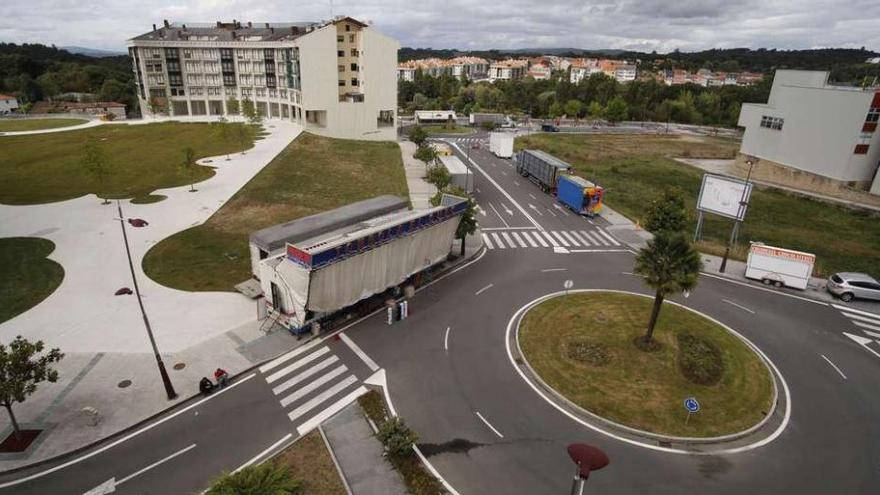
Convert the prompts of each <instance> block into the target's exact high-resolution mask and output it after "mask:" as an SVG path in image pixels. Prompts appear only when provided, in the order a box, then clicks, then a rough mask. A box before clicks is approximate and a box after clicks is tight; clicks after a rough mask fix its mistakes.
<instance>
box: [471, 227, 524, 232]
mask: <svg viewBox="0 0 880 495" xmlns="http://www.w3.org/2000/svg"><path fill="white" fill-rule="evenodd" d="M480 230H482V231H483V232H492V231H493V230H535V228H534V227H488V228H485V229H480Z"/></svg>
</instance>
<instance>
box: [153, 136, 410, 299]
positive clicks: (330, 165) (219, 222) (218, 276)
mask: <svg viewBox="0 0 880 495" xmlns="http://www.w3.org/2000/svg"><path fill="white" fill-rule="evenodd" d="M381 194H394V195H397V196H401V197H404V198H407V197H408V194H409V193H408V192H407V187H406V176H405V175H404V171H403V162H402V160H401V156H400V148H399V147H398V145H397V143H393V142H366V141H350V140H342V139H330V138H324V137H319V136H315V135H312V134H303V135H301V136H300V137H299V138H297V139H296V140H295V141H294V142H293V143H291V144H290V145H289V146H288V147H287V148H286V149H285V150H284V151H282V152H281V153H280V154H279V155H278V156H277V157H275V159H274V160H273V161H272V162H271V163H269V165H267V166H266V168H264V169H263V170H262V171H261V172H260V173H259V174H257V176H256V177H254V178H253V179H252V180H251V181H250V182H249V183H248V184H247V185H245V186H244V187H243V188H242V189H241V190H240V191H238V192H237V193H236V194H235V196H233V197H232V199H230V200H229V202H228V203H226V204H225V205H224V206H223V207H222V208H221V209H220V210H219V211H217V213H215V214H214V215H213V216H211V218H209V219H208V221H207V222H205V224H203V225H200V226H197V227H193V228H191V229H188V230H185V231H183V232H180V233H178V234H175V235H173V236H171V237H169V238H167V239H164V240H163V241H161V242H160V243H158V244H156V245H155V246H154V247H153V248H152V249H150V251H149V252H147V255H146V256H145V257H144V262H143V266H144V271H145V272H146V273H147V275H148V276H150V277H151V278H152V279H153V280H156V281H157V282H159V283H161V284H163V285H167V286H169V287H174V288H177V289H183V290H196V291H198V290H203V291H207V290H220V291H230V290H233V286H234V285H235V284H237V283H239V282H241V281H243V280H246V279H247V278H248V277H250V254H249V252H248V247H247V246H248V235H249V234H250V233H251V232H253V231H255V230H259V229H262V228H265V227H269V226H271V225H275V224H278V223H283V222H286V221H290V220H293V219H296V218H300V217H304V216H307V215H312V214H315V213H319V212H322V211H325V210H329V209H332V208H337V207H339V206H343V205H346V204H348V203H352V202H355V201H360V200H363V199H368V198H372V197H374V196H378V195H381Z"/></svg>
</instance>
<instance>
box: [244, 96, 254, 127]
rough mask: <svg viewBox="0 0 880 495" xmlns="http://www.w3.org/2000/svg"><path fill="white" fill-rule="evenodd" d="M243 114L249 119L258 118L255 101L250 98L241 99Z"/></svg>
mask: <svg viewBox="0 0 880 495" xmlns="http://www.w3.org/2000/svg"><path fill="white" fill-rule="evenodd" d="M241 114H242V115H243V116H244V118H246V119H247V120H248V121H253V119H255V118H257V108H256V107H255V106H254V102H253V101H251V99H250V98H245V99H243V100H241Z"/></svg>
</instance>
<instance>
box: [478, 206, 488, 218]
mask: <svg viewBox="0 0 880 495" xmlns="http://www.w3.org/2000/svg"><path fill="white" fill-rule="evenodd" d="M477 211H479V212H480V215H483V216H484V217H485V216H487V215H486V210H484V209H482V208H480V209H479V210H477Z"/></svg>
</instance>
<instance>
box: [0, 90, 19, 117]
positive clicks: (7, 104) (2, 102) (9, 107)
mask: <svg viewBox="0 0 880 495" xmlns="http://www.w3.org/2000/svg"><path fill="white" fill-rule="evenodd" d="M16 110H18V99H17V98H16V97H14V96H9V95H0V115H4V114H8V113H12V112H14V111H16Z"/></svg>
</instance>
